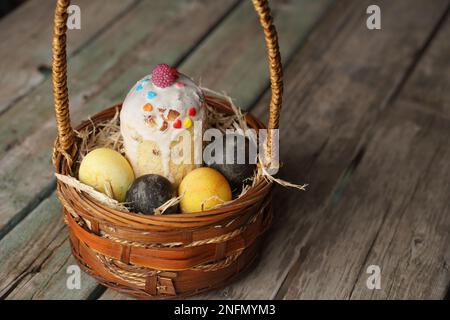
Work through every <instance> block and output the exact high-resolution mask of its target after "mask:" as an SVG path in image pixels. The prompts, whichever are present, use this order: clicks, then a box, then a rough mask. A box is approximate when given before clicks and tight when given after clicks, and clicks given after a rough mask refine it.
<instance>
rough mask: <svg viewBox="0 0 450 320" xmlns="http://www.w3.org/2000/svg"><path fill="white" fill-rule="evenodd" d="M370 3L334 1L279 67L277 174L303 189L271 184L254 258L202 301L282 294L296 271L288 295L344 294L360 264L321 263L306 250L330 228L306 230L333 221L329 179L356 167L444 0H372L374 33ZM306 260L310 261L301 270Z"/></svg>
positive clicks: (323, 258)
mask: <svg viewBox="0 0 450 320" xmlns="http://www.w3.org/2000/svg"><path fill="white" fill-rule="evenodd" d="M370 4H372V3H371V2H370V1H339V2H338V3H337V4H336V6H335V8H334V10H333V11H332V12H331V13H330V14H329V15H327V16H326V18H324V20H323V23H321V25H320V26H319V27H318V29H317V30H316V31H315V32H314V33H313V34H312V35H311V36H310V37H309V39H308V41H307V43H306V44H305V46H304V47H303V49H302V50H301V51H300V52H299V55H298V56H297V57H296V58H295V59H294V61H293V62H292V63H291V64H290V65H289V67H288V69H287V70H286V77H285V78H286V94H285V104H284V111H283V114H282V117H281V128H280V136H281V159H283V161H284V167H283V170H282V172H281V177H284V178H286V179H288V180H289V181H293V182H304V183H309V184H310V186H309V188H308V192H307V193H304V194H299V193H298V192H297V191H290V192H287V191H286V190H281V188H278V190H276V195H275V208H277V211H276V218H275V222H274V226H273V228H272V229H271V230H270V231H269V233H268V239H267V242H266V245H265V246H264V251H263V254H262V257H261V260H260V262H259V264H258V265H257V267H256V268H255V270H253V271H252V272H251V273H250V274H249V275H248V276H246V277H245V278H243V279H241V280H240V281H237V282H236V283H235V284H233V285H231V286H229V287H228V288H226V289H225V290H220V291H217V292H214V293H211V294H208V295H205V296H204V297H205V298H216V299H217V298H233V299H263V298H266V299H267V298H283V297H285V296H286V287H287V286H289V284H290V283H291V282H295V283H297V284H298V283H299V282H298V281H296V279H297V278H298V277H300V276H301V275H304V277H303V278H302V279H303V282H302V283H301V285H299V286H298V288H299V291H301V292H297V294H296V298H304V297H310V298H322V299H324V298H332V299H339V298H348V297H349V294H350V292H351V290H352V284H353V283H354V282H355V280H356V279H355V278H356V276H357V274H358V272H357V271H358V270H359V268H360V267H361V264H360V262H359V263H358V261H356V262H354V263H347V264H346V263H343V262H341V263H340V264H337V263H335V264H328V263H327V261H328V260H327V259H328V256H329V255H330V254H332V252H329V251H316V250H315V245H318V244H320V243H321V242H327V243H334V242H335V241H336V234H327V233H320V234H316V235H315V237H312V234H315V230H318V227H319V226H320V225H321V224H323V223H325V222H326V221H329V220H333V221H335V222H336V224H339V216H333V215H331V213H330V209H329V208H331V207H333V206H334V205H336V201H337V200H338V197H337V196H336V191H339V190H335V187H336V184H337V183H338V182H339V181H341V180H342V179H345V176H346V172H350V171H351V170H352V168H353V167H354V166H355V165H356V164H357V162H358V160H359V158H360V155H358V151H359V149H358V145H359V141H360V138H361V136H362V135H363V134H364V132H365V131H366V130H367V128H368V126H370V124H371V123H373V122H374V121H375V119H376V117H377V115H378V114H379V113H380V112H382V111H383V109H384V107H385V104H386V101H388V100H389V98H390V97H391V96H392V95H393V94H395V90H396V88H398V87H399V86H400V85H401V84H402V81H403V77H404V75H405V74H407V73H408V70H409V68H410V66H411V65H414V63H415V59H416V57H415V53H416V52H418V51H420V49H421V48H422V47H423V46H424V45H425V44H426V42H427V38H428V36H429V35H430V34H431V33H432V30H433V27H434V26H435V25H436V23H437V21H438V20H439V18H440V17H441V15H442V13H443V12H445V9H446V7H447V4H448V1H434V2H433V3H430V2H428V1H423V0H421V1H419V0H415V1H406V0H404V1H380V6H381V7H382V8H383V9H382V10H383V31H381V32H377V31H369V30H367V28H366V24H365V19H366V16H365V9H366V8H367V6H368V5H370ZM418 20H420V21H421V23H420V24H418V23H417V21H418ZM399 43H401V46H402V49H401V50H399V49H398V44H399ZM266 106H267V97H266V98H265V99H263V101H262V102H261V104H259V106H258V108H257V109H256V110H255V111H256V114H259V115H263V114H265V113H266ZM338 193H339V192H338ZM362 232H364V231H362ZM336 246H341V247H343V248H345V249H346V250H352V249H353V247H355V246H358V243H353V242H352V241H351V239H350V241H349V242H348V243H341V242H338V243H336ZM366 248H367V247H366ZM306 259H311V260H314V261H316V262H317V263H316V264H309V265H308V266H309V268H305V267H304V262H305V260H306ZM324 266H326V267H327V268H325V267H324ZM352 276H353V279H352ZM322 278H324V279H325V278H326V279H327V280H329V281H327V282H325V281H322ZM283 284H285V285H284V286H283ZM337 284H339V286H338V285H337ZM319 289H322V290H320V291H319ZM318 292H320V295H319V294H318ZM288 297H292V296H291V295H290V296H288Z"/></svg>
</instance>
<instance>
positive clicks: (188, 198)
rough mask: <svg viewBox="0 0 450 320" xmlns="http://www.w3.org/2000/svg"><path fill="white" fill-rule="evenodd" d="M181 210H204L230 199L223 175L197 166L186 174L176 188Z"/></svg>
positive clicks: (228, 188) (229, 191) (187, 211)
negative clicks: (179, 197)
mask: <svg viewBox="0 0 450 320" xmlns="http://www.w3.org/2000/svg"><path fill="white" fill-rule="evenodd" d="M178 194H179V195H180V196H182V198H181V203H180V207H181V212H183V213H189V212H199V211H206V210H208V209H210V208H212V207H215V206H217V205H219V204H221V203H224V202H226V201H230V200H231V188H230V185H229V184H228V181H227V180H226V179H225V177H224V176H223V175H222V174H220V173H219V172H218V171H216V170H214V169H211V168H198V169H195V170H193V171H191V172H190V173H188V175H186V177H184V179H183V181H181V184H180V187H179V188H178Z"/></svg>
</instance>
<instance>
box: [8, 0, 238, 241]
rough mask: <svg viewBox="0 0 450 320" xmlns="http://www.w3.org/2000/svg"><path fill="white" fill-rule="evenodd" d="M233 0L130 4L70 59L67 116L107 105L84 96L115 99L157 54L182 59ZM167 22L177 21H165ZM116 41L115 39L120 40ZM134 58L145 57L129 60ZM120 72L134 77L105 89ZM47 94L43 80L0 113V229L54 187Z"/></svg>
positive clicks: (53, 133) (52, 127)
mask: <svg viewBox="0 0 450 320" xmlns="http://www.w3.org/2000/svg"><path fill="white" fill-rule="evenodd" d="M234 3H235V1H234V0H233V1H226V2H221V3H217V2H206V1H194V2H192V1H188V0H183V1H169V2H167V1H163V0H160V1H151V2H150V1H143V2H141V3H140V4H139V5H137V6H136V7H133V8H132V9H131V10H130V11H129V12H128V13H127V14H126V15H124V16H123V17H122V18H121V19H119V20H117V21H116V23H115V24H114V25H112V26H111V27H110V28H109V29H108V30H107V31H106V32H105V33H103V34H102V35H101V36H100V37H99V38H98V39H96V41H95V42H94V43H92V44H90V45H89V46H88V47H86V48H85V49H84V50H83V51H82V52H80V54H78V55H77V56H75V57H74V58H73V59H71V60H70V61H69V66H70V67H69V79H70V85H69V88H70V93H71V95H70V99H71V109H72V111H74V112H73V115H74V116H73V119H74V122H75V123H77V122H79V121H81V119H82V118H87V116H88V115H89V114H92V113H93V112H95V111H99V110H100V109H103V108H105V107H107V106H111V105H112V103H107V104H102V103H99V101H98V100H96V101H90V103H89V104H88V103H87V100H89V97H91V95H94V96H95V95H99V94H100V95H102V96H103V98H101V99H104V100H106V99H108V100H112V101H115V102H118V101H120V100H122V99H123V97H124V96H125V93H126V91H128V89H129V88H128V87H129V86H130V87H131V86H132V84H134V83H135V81H137V79H140V78H141V77H142V76H144V75H145V74H147V73H148V72H149V71H148V70H147V69H146V67H145V66H149V65H154V64H156V63H158V62H160V61H161V57H165V60H166V61H167V62H168V63H175V62H176V61H177V60H179V59H181V58H182V57H183V55H184V54H186V53H188V52H189V50H190V48H191V47H190V46H191V45H192V44H195V43H196V42H197V41H199V39H201V38H202V36H203V35H204V34H205V33H207V32H208V30H209V29H210V28H211V27H212V26H214V24H215V23H217V21H219V20H220V19H221V17H222V15H224V14H226V13H227V12H228V10H229V9H230V8H232V7H233V5H234ZM192 19H194V20H196V23H195V24H194V25H193V26H192V27H191V28H190V32H189V33H188V34H185V33H180V29H181V30H182V29H183V28H188V27H189V26H190V25H191V24H192ZM174 21H176V22H177V23H176V24H175V26H176V27H171V26H173V25H174ZM136 30H139V31H138V32H136ZM161 34H164V37H162V36H161ZM117 39H122V41H121V45H120V46H118V45H117ZM105 57H108V58H105ZM141 59H142V60H144V61H146V62H148V63H145V64H144V63H143V64H136V63H137V62H138V61H140V60H141ZM132 65H133V66H134V67H131V66H132ZM125 70H130V72H134V73H133V75H134V77H133V78H132V80H131V79H127V81H124V82H121V81H119V83H120V86H121V91H119V92H117V91H114V90H112V91H111V89H108V90H106V89H104V87H105V86H107V85H108V84H109V83H110V82H112V81H115V80H116V79H117V78H120V75H121V74H123V73H124V72H125ZM122 81H123V79H122ZM119 83H117V82H115V85H114V86H112V87H114V88H116V87H118V84H119ZM124 83H125V84H127V85H124ZM110 87H111V86H110ZM51 92H52V91H51V83H50V81H45V82H44V83H43V84H42V85H40V86H39V88H38V89H36V90H35V92H34V94H32V95H28V96H27V97H26V98H24V99H22V100H21V101H20V102H19V104H18V105H17V107H14V108H11V109H10V110H8V111H7V112H6V113H4V114H3V115H1V116H0V140H2V143H5V144H4V145H5V146H7V147H6V149H3V150H2V151H3V152H1V151H0V176H1V177H0V187H1V192H0V230H1V229H2V228H5V230H6V231H7V230H9V229H10V228H11V227H12V226H13V225H14V224H16V223H17V221H20V219H21V218H22V217H23V216H24V215H26V213H27V212H29V211H30V208H33V207H34V206H36V204H38V203H39V202H40V201H41V200H42V198H43V197H45V196H47V195H48V194H49V193H50V192H51V191H52V190H53V188H54V176H53V169H52V166H51V161H50V158H51V150H52V146H53V141H54V139H55V137H56V130H55V120H54V116H53V113H54V111H53V108H52V107H51V106H52V96H51V94H50V93H51ZM108 94H112V95H113V97H111V96H110V95H108ZM36 110H39V112H37V111H36ZM8 141H9V142H8ZM2 145H3V144H2ZM8 146H9V147H8ZM24 168H27V169H26V170H24ZM2 233H3V234H4V233H5V231H3V232H2V231H0V236H1V235H2Z"/></svg>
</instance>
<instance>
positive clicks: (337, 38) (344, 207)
mask: <svg viewBox="0 0 450 320" xmlns="http://www.w3.org/2000/svg"><path fill="white" fill-rule="evenodd" d="M74 3H75V4H78V5H79V6H80V8H81V10H82V30H81V31H77V30H73V31H70V32H69V57H70V60H69V66H70V67H69V80H70V83H69V87H70V99H71V108H72V114H73V117H72V119H73V122H74V123H78V122H79V121H81V120H82V119H84V118H86V117H87V116H89V115H91V114H93V113H95V112H97V111H99V110H101V109H103V108H105V107H108V106H111V105H113V104H115V103H117V102H120V101H121V100H122V99H123V98H124V96H125V94H126V92H127V91H128V89H129V87H130V86H131V85H132V84H133V83H134V82H135V81H136V79H139V78H140V77H141V76H143V75H145V74H147V73H148V69H149V68H151V66H153V65H154V64H156V63H160V62H162V61H164V62H166V63H170V64H173V65H176V66H178V67H179V68H180V70H181V71H182V72H184V73H186V74H189V75H191V76H192V77H194V78H195V79H196V80H198V81H200V82H201V83H202V84H203V85H204V86H207V87H210V88H213V89H215V90H219V91H225V92H227V93H228V94H230V95H232V96H233V97H234V98H235V99H236V102H237V104H238V105H240V106H241V107H242V108H244V109H246V110H251V112H252V113H254V114H255V115H257V116H258V117H260V118H262V119H266V117H267V115H266V112H267V102H268V98H269V93H268V84H269V83H268V74H267V67H266V63H265V59H266V58H265V50H264V40H263V36H262V34H261V32H260V30H259V25H258V22H257V18H256V16H255V14H254V12H253V10H252V7H251V3H250V2H249V1H239V0H222V1H207V0H169V1H168V0H151V1H149V0H109V1H108V5H105V3H104V1H100V0H76V1H74ZM271 4H272V7H273V10H274V16H275V21H276V24H277V27H278V30H279V34H280V45H281V48H282V56H283V62H284V69H285V84H286V92H285V96H284V101H285V103H284V106H283V115H282V119H281V158H282V160H283V164H284V166H283V169H282V172H281V177H282V178H284V179H287V180H289V181H292V182H297V183H307V184H309V187H308V191H307V192H304V193H300V192H297V191H293V190H286V189H281V188H278V189H277V190H276V196H275V208H276V218H275V221H274V225H273V227H272V228H271V229H270V231H269V233H268V236H267V237H266V240H265V241H266V245H265V246H264V250H263V252H262V253H261V257H260V259H259V262H258V263H257V265H256V266H255V268H254V269H253V270H252V271H251V272H249V273H247V274H246V275H244V276H243V277H242V278H241V279H240V280H238V281H236V282H235V283H233V284H231V285H230V286H228V287H227V288H224V289H223V290H218V291H215V292H211V293H208V294H206V295H203V296H201V297H200V298H205V299H216V298H228V299H386V298H387V299H444V298H446V297H447V298H448V292H449V284H450V270H449V269H450V267H449V266H450V249H449V245H450V201H449V200H450V197H449V196H450V144H449V142H448V141H449V140H450V60H449V57H450V43H449V39H450V20H449V6H450V2H449V1H448V0H433V1H427V0H377V1H366V0H335V1H332V0H273V1H271ZM371 4H378V5H379V6H380V7H381V10H382V30H368V29H367V28H366V19H367V14H366V8H367V7H368V6H369V5H371ZM53 8H54V1H52V0H39V1H37V0H29V1H28V2H26V3H25V4H24V5H22V6H20V7H19V8H18V9H16V10H14V11H13V12H12V13H11V14H9V15H7V16H5V17H4V18H3V19H1V20H0V39H1V40H2V41H0V74H1V77H0V146H1V148H0V297H1V298H3V299H126V297H124V296H122V295H120V294H117V293H115V292H114V291H111V290H106V289H105V288H103V287H101V286H99V285H98V284H97V283H96V282H95V281H94V280H93V279H91V278H90V277H88V276H87V275H84V274H83V276H82V288H81V290H68V289H67V288H66V279H67V276H68V275H67V273H66V271H67V267H68V266H69V265H73V264H75V262H74V259H73V258H72V257H71V254H70V247H69V242H68V239H67V231H66V228H65V226H64V224H63V221H62V217H61V212H60V210H61V207H60V204H59V203H58V201H57V200H56V197H55V194H54V189H55V179H54V176H53V170H52V166H51V161H50V158H51V148H52V142H53V140H54V137H55V135H56V132H55V124H54V117H53V109H52V96H51V79H50V78H49V75H50V67H49V66H50V63H51V60H50V59H51V54H50V40H51V30H52V15H53ZM100 12H101V14H99V13H100ZM183 30H189V32H184V31H183ZM370 265H378V266H380V268H381V289H379V290H370V289H368V288H367V286H366V281H367V278H368V277H369V274H367V273H366V270H367V268H368V266H370Z"/></svg>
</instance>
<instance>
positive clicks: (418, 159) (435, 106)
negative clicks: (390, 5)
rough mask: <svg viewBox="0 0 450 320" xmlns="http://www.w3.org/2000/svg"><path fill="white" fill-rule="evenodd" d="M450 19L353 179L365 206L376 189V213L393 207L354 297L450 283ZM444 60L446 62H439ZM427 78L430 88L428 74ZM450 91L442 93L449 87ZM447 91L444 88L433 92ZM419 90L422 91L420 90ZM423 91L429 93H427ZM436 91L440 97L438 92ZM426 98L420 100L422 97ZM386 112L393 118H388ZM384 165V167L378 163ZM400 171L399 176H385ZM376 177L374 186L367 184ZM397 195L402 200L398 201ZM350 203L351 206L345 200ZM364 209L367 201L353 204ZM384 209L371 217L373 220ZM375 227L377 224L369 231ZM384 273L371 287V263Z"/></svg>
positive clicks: (432, 293) (416, 294)
mask: <svg viewBox="0 0 450 320" xmlns="http://www.w3.org/2000/svg"><path fill="white" fill-rule="evenodd" d="M449 37H450V20H449V19H447V20H446V23H445V25H444V26H443V27H442V28H441V29H440V30H439V31H438V35H437V36H436V38H435V39H433V42H432V46H431V47H430V48H429V50H427V52H426V54H425V57H424V58H423V59H421V61H420V64H419V65H418V67H417V69H416V70H415V72H414V74H413V75H412V78H411V79H410V80H409V81H408V82H407V84H406V85H405V88H404V90H403V91H402V93H401V95H400V96H399V99H398V101H396V102H395V104H394V105H393V106H392V107H391V108H390V109H393V111H394V112H392V113H393V114H392V115H391V116H390V118H389V119H383V121H382V123H381V124H380V126H379V127H380V128H378V127H377V128H376V130H374V131H376V132H375V133H374V137H373V138H371V140H372V142H371V143H370V144H369V147H370V149H368V150H367V152H366V155H365V157H364V159H367V161H363V162H362V163H361V165H360V167H359V168H358V171H357V172H356V173H355V177H354V178H352V184H351V186H349V190H348V191H346V194H348V196H345V198H344V201H345V202H348V201H350V200H351V198H352V195H353V193H352V190H355V189H356V188H360V189H362V188H364V189H368V192H367V193H366V194H365V195H363V199H361V203H364V202H367V199H369V197H370V196H371V195H372V193H374V192H379V193H380V194H382V196H381V197H379V198H378V199H377V201H376V202H373V203H372V206H373V208H374V209H375V210H374V211H376V209H377V208H380V207H388V208H389V211H388V212H386V214H385V215H383V220H382V223H381V224H380V227H379V228H378V229H375V230H373V231H372V230H371V231H372V233H373V232H376V237H375V238H374V239H373V245H372V246H371V249H370V252H368V253H367V255H366V258H365V261H364V262H365V263H364V264H363V265H362V269H361V270H362V272H361V274H360V275H359V277H358V280H357V281H356V283H355V287H354V290H353V293H352V295H351V298H352V299H374V298H375V299H411V298H414V299H443V298H444V297H445V295H446V293H447V290H448V285H449V284H450V269H449V266H450V249H449V247H448V244H449V243H450V214H449V213H450V203H449V201H448V199H449V190H450V162H449V161H448V159H450V146H449V144H448V140H449V138H450V118H448V117H445V114H448V111H449V106H450V105H449V104H448V103H447V104H445V102H446V101H450V87H449V85H450V81H449V74H450V65H449V64H448V63H445V62H444V61H447V60H448V59H446V57H448V56H449V55H450V47H449V45H448V41H447V39H448V38H449ZM439 62H442V63H439ZM424 76H425V77H426V80H428V81H429V82H428V81H427V82H426V85H425V87H429V88H430V89H431V90H429V91H427V92H426V91H424V85H423V83H424V82H423V81H422V78H423V77H424ZM445 87H446V88H447V90H442V89H443V88H445ZM432 88H440V89H432ZM419 93H420V94H419ZM421 94H422V95H421ZM436 94H439V95H438V96H436ZM417 97H420V99H417ZM386 117H387V116H386ZM373 163H377V167H373ZM388 172H393V174H392V177H390V176H389V175H387V174H385V173H388ZM368 175H371V178H372V181H371V182H370V184H371V185H373V186H383V189H382V190H380V189H379V188H376V187H374V188H373V189H374V190H371V188H366V187H364V186H363V184H364V183H366V184H367V181H364V180H363V179H365V178H366V177H367V176H368ZM394 200H395V201H394ZM342 205H343V206H345V204H342ZM356 210H358V213H361V212H362V211H363V210H362V208H361V206H360V205H359V206H357V207H355V208H353V212H355V211H356ZM377 215H379V214H375V215H373V216H372V219H373V218H375V217H376V216H377ZM369 230H370V229H369ZM371 264H377V265H379V266H380V268H381V270H382V273H381V276H382V278H381V279H382V280H381V290H367V287H366V285H365V283H366V279H367V276H368V275H367V274H365V273H364V271H365V270H366V269H367V266H368V265H371Z"/></svg>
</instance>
